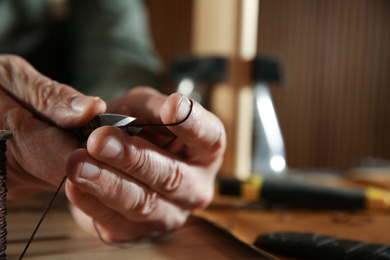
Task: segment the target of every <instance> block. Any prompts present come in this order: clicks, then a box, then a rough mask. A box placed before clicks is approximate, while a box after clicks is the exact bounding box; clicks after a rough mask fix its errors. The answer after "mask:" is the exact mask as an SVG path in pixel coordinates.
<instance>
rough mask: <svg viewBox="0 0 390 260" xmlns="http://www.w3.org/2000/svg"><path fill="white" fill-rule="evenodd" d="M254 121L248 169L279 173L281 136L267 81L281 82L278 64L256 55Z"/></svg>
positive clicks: (283, 160)
mask: <svg viewBox="0 0 390 260" xmlns="http://www.w3.org/2000/svg"><path fill="white" fill-rule="evenodd" d="M252 77H253V81H254V95H255V100H254V102H255V107H254V119H253V120H254V122H253V150H252V172H253V173H257V174H262V175H272V176H282V175H284V173H285V172H286V167H287V166H286V158H285V157H286V156H285V149H284V141H283V136H282V133H281V130H280V127H279V123H278V119H277V116H276V112H275V109H274V106H273V102H272V98H271V92H270V90H269V84H270V83H272V82H274V83H280V82H281V81H282V75H281V69H280V66H279V63H278V62H277V61H276V60H275V59H273V58H268V57H267V58H266V57H261V56H258V57H257V58H256V59H255V60H254V62H253V75H252Z"/></svg>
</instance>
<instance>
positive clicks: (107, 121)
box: [94, 114, 136, 127]
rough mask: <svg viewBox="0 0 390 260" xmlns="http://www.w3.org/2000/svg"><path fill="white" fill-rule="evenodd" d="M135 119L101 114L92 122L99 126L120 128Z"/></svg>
mask: <svg viewBox="0 0 390 260" xmlns="http://www.w3.org/2000/svg"><path fill="white" fill-rule="evenodd" d="M135 119H136V118H135V117H131V116H125V115H119V114H102V115H98V116H97V117H96V118H95V119H94V120H96V123H97V124H98V125H99V126H105V125H108V126H115V127H121V126H125V125H128V124H130V123H131V122H133V121H134V120H135Z"/></svg>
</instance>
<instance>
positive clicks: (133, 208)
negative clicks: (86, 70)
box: [0, 55, 226, 243]
mask: <svg viewBox="0 0 390 260" xmlns="http://www.w3.org/2000/svg"><path fill="white" fill-rule="evenodd" d="M0 87H1V88H0V117H1V128H2V129H8V130H11V131H13V133H14V138H13V139H12V140H10V141H9V142H8V151H7V158H8V184H7V185H8V189H9V193H8V197H9V198H22V197H26V196H29V195H31V194H34V193H36V192H39V191H42V190H47V189H55V187H56V186H58V184H59V183H60V181H61V179H62V178H63V176H64V175H65V174H67V175H68V180H67V182H66V185H65V191H66V194H67V196H68V199H69V200H70V201H71V203H72V206H71V211H72V213H73V215H74V217H75V219H76V221H77V222H78V223H79V224H80V226H82V227H83V228H85V229H87V230H89V231H91V232H94V233H95V228H94V226H93V225H92V223H93V222H94V224H95V226H96V228H97V229H98V230H99V233H100V235H101V237H102V238H103V239H104V240H105V241H107V242H118V243H121V242H128V241H133V240H138V239H141V238H147V237H151V236H153V235H157V234H160V233H163V232H165V231H169V230H173V229H176V228H179V227H181V226H182V225H183V224H184V223H185V221H186V219H187V217H188V216H189V214H190V213H191V211H192V210H193V209H196V208H203V207H206V206H207V205H208V204H209V203H210V201H211V199H212V196H213V185H214V180H215V176H216V174H217V172H218V170H219V168H220V165H221V163H222V157H223V153H224V151H225V146H226V140H225V131H224V128H223V125H222V123H221V122H220V120H219V119H218V118H217V117H215V116H214V115H213V114H212V113H210V112H208V111H207V110H205V109H204V108H203V107H202V106H201V105H200V104H198V103H196V102H194V104H193V108H192V110H191V112H190V102H189V100H188V99H187V98H186V97H184V96H182V95H180V94H172V95H170V96H165V95H162V94H160V93H159V92H157V91H155V90H153V89H151V88H147V87H139V88H136V89H133V90H131V91H129V92H128V93H127V94H126V95H124V96H123V97H121V98H119V99H117V100H114V101H112V102H111V103H110V104H108V105H106V103H105V102H104V101H103V100H101V99H99V98H96V97H88V96H84V95H83V94H81V93H79V92H77V91H76V90H74V89H73V88H71V87H69V86H67V85H64V84H60V83H58V82H55V81H53V80H51V79H49V78H47V77H45V76H43V75H41V74H40V73H39V72H37V71H36V70H35V69H34V68H33V67H32V66H31V65H30V64H28V63H27V62H26V61H25V60H23V59H21V58H20V57H16V56H9V55H0ZM106 110H107V112H110V113H121V114H128V115H131V116H134V117H136V118H138V119H137V120H136V121H135V122H134V123H165V124H170V123H176V122H180V121H181V120H182V119H184V118H185V117H186V116H187V115H188V114H189V113H191V114H190V117H189V118H188V120H186V121H185V122H183V123H182V124H179V125H176V126H169V127H144V128H143V130H142V131H141V133H140V134H139V135H137V136H130V135H128V134H126V133H125V132H123V131H122V130H120V129H117V128H114V127H109V126H105V127H101V128H98V129H96V130H95V131H94V132H93V133H92V134H91V135H90V137H89V139H88V141H87V146H86V147H87V148H86V149H80V148H78V147H80V144H79V143H78V141H77V140H76V139H75V138H74V137H73V136H72V135H71V134H70V131H69V129H74V128H77V127H81V126H83V125H84V124H86V123H87V122H89V121H90V120H92V119H93V118H94V117H95V116H96V115H98V114H101V113H104V112H106Z"/></svg>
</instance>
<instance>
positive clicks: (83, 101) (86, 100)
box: [70, 96, 99, 113]
mask: <svg viewBox="0 0 390 260" xmlns="http://www.w3.org/2000/svg"><path fill="white" fill-rule="evenodd" d="M97 99H99V98H98V97H89V96H76V97H75V98H73V99H72V101H71V102H70V106H71V107H72V109H73V110H74V111H76V112H78V113H80V112H82V111H84V110H85V109H86V108H87V107H88V105H89V104H91V103H92V102H94V101H95V100H97Z"/></svg>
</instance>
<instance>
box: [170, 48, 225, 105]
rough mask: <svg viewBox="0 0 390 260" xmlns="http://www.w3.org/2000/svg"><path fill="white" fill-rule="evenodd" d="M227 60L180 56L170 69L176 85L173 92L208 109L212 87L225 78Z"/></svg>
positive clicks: (213, 57)
mask: <svg viewBox="0 0 390 260" xmlns="http://www.w3.org/2000/svg"><path fill="white" fill-rule="evenodd" d="M226 68H227V59H226V58H224V57H219V56H206V57H195V56H181V57H178V58H176V59H175V60H174V61H173V62H172V65H171V68H170V77H171V78H172V79H173V80H174V81H175V83H176V90H175V92H178V93H181V94H183V95H185V96H187V97H190V98H192V99H193V100H195V101H197V102H199V103H200V104H202V106H204V107H205V108H208V109H209V105H210V104H209V103H210V101H209V100H210V96H211V89H212V86H213V85H214V84H216V83H218V82H220V81H222V80H224V78H225V74H226Z"/></svg>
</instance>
